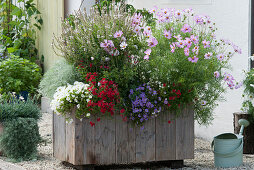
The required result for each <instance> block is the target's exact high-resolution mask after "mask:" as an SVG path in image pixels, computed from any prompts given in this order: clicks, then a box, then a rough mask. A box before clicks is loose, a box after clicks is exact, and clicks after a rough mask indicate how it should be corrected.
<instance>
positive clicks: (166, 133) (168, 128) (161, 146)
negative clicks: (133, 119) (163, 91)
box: [156, 113, 176, 161]
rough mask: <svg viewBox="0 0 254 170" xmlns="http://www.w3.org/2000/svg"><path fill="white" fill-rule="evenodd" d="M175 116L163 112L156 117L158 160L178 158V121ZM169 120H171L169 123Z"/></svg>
mask: <svg viewBox="0 0 254 170" xmlns="http://www.w3.org/2000/svg"><path fill="white" fill-rule="evenodd" d="M174 119H175V116H174V115H172V114H169V113H162V114H161V115H160V116H159V117H157V118H156V160H160V161H162V160H175V159H176V148H175V146H176V140H174V139H175V136H176V123H175V121H174ZM168 121H171V123H170V124H169V123H168Z"/></svg>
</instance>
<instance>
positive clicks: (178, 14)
mask: <svg viewBox="0 0 254 170" xmlns="http://www.w3.org/2000/svg"><path fill="white" fill-rule="evenodd" d="M181 16H182V12H181V11H179V10H177V11H175V17H176V18H177V19H180V18H181Z"/></svg>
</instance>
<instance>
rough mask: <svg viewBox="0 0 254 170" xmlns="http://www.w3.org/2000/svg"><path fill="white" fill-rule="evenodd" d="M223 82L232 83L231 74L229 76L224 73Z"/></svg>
mask: <svg viewBox="0 0 254 170" xmlns="http://www.w3.org/2000/svg"><path fill="white" fill-rule="evenodd" d="M224 80H225V81H233V80H234V77H233V76H232V75H231V74H229V73H225V75H224Z"/></svg>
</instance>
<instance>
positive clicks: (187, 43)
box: [184, 38, 192, 48]
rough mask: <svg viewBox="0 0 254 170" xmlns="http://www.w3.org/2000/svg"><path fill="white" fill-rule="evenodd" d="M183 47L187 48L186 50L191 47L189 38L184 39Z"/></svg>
mask: <svg viewBox="0 0 254 170" xmlns="http://www.w3.org/2000/svg"><path fill="white" fill-rule="evenodd" d="M184 42H185V45H186V46H187V47H188V48H190V47H191V45H192V41H191V39H190V38H185V41H184Z"/></svg>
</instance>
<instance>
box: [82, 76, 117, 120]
mask: <svg viewBox="0 0 254 170" xmlns="http://www.w3.org/2000/svg"><path fill="white" fill-rule="evenodd" d="M97 76H98V75H97V73H88V74H87V76H86V80H87V82H88V83H91V86H90V87H89V88H88V90H89V91H91V93H92V94H93V99H92V100H91V101H90V102H88V107H89V108H90V111H93V110H96V111H98V110H99V111H100V112H101V113H102V114H105V113H110V114H111V115H114V110H115V109H114V107H115V105H116V104H119V103H120V95H119V92H118V88H117V85H116V84H115V83H114V82H113V81H108V80H106V79H105V78H103V79H102V80H100V81H97V80H96V78H97Z"/></svg>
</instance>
